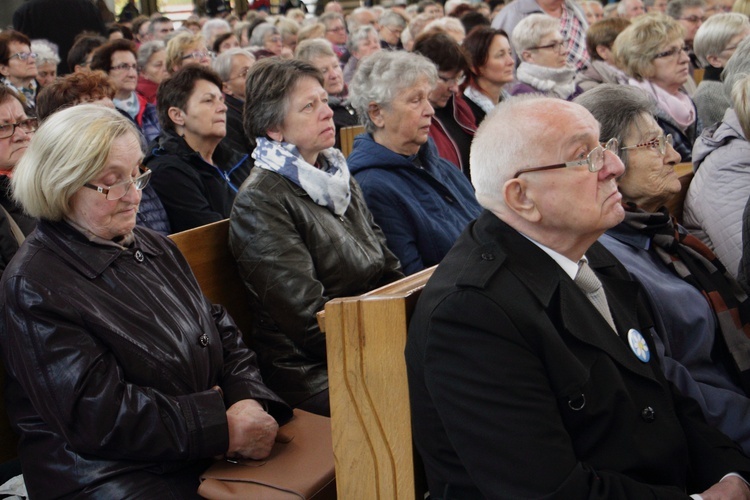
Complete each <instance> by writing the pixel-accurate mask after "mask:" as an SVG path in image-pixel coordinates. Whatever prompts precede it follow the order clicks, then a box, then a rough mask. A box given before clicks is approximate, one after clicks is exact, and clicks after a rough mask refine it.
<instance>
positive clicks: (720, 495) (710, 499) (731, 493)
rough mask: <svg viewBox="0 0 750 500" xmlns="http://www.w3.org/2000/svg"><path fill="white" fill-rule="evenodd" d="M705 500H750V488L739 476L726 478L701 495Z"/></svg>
mask: <svg viewBox="0 0 750 500" xmlns="http://www.w3.org/2000/svg"><path fill="white" fill-rule="evenodd" d="M701 496H702V497H703V500H735V499H736V500H750V488H748V486H747V484H746V483H745V481H743V480H742V479H740V478H739V477H737V476H729V477H725V478H724V479H722V480H721V481H719V482H718V483H716V484H715V485H713V486H711V487H710V488H709V489H707V490H706V491H704V492H703V493H701Z"/></svg>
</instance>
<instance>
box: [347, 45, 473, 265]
mask: <svg viewBox="0 0 750 500" xmlns="http://www.w3.org/2000/svg"><path fill="white" fill-rule="evenodd" d="M437 79H438V72H437V69H436V68H435V64H434V63H433V62H432V61H430V60H429V59H427V58H426V57H424V56H421V55H416V54H412V53H407V52H404V51H389V50H381V51H380V52H377V53H375V54H373V55H371V56H370V57H367V58H366V59H364V60H363V61H362V62H361V63H360V67H359V70H357V74H356V75H355V76H354V80H352V86H351V95H352V105H353V106H354V109H356V110H357V112H358V113H359V115H360V117H361V118H362V120H363V122H364V124H365V131H366V133H365V134H362V135H359V136H357V137H356V138H355V140H354V149H353V151H352V154H351V155H349V159H348V160H349V168H350V169H351V171H352V173H353V174H354V177H355V178H356V179H357V182H359V184H360V186H362V191H363V192H364V195H365V199H366V200H367V206H368V207H369V208H370V210H371V211H372V213H373V215H374V216H375V222H377V223H378V225H379V226H380V227H381V228H383V232H384V233H385V236H386V238H387V239H388V247H389V248H390V249H391V250H392V251H393V253H395V254H396V256H397V257H398V258H399V260H400V261H401V265H402V266H403V267H404V272H405V273H406V274H412V273H415V272H417V271H420V270H422V269H424V268H427V267H430V266H433V265H435V264H438V263H439V262H440V261H441V260H442V259H443V257H444V256H445V254H447V253H448V250H450V248H451V247H452V246H453V243H454V242H455V241H456V238H457V237H458V235H459V234H460V233H461V231H463V230H464V228H465V227H466V225H467V224H468V223H469V222H470V221H471V220H473V219H474V218H475V217H476V216H477V215H479V211H480V209H479V204H478V203H477V201H476V198H475V197H474V189H473V188H472V186H471V183H470V182H469V180H468V179H467V178H466V176H465V175H464V174H463V173H462V172H461V170H459V169H458V167H456V166H455V165H453V164H452V163H450V162H449V161H447V160H444V159H443V158H440V155H439V153H438V149H437V147H436V146H435V143H434V141H433V140H432V139H430V137H429V135H430V127H431V124H432V118H433V116H434V114H435V110H434V109H433V107H432V105H431V104H430V93H431V92H432V90H433V88H435V84H436V83H437Z"/></svg>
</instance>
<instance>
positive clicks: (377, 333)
mask: <svg viewBox="0 0 750 500" xmlns="http://www.w3.org/2000/svg"><path fill="white" fill-rule="evenodd" d="M433 271H434V268H430V269H426V270H424V271H422V272H420V273H417V274H414V275H412V276H409V277H407V278H404V279H402V280H400V281H397V282H395V283H391V284H390V285H386V286H385V287H382V288H379V289H377V290H374V291H372V292H369V293H367V294H364V295H361V296H359V297H349V298H340V299H334V300H331V301H330V302H328V303H327V304H326V306H325V315H324V316H325V317H324V318H319V319H320V320H321V321H320V322H321V324H322V325H323V328H324V329H325V332H326V344H327V353H328V382H329V395H330V401H331V426H332V431H333V451H334V457H335V461H336V485H337V491H338V497H339V498H357V499H380V498H388V499H393V500H400V499H409V500H413V499H415V498H417V497H418V498H422V494H423V493H424V481H423V479H422V478H423V472H422V471H421V470H422V468H421V465H415V462H414V450H413V446H412V437H411V411H410V406H409V390H408V385H407V380H406V363H405V360H404V347H405V345H406V333H407V327H408V326H409V319H410V318H411V313H412V311H413V310H414V306H415V305H416V303H417V299H418V298H419V295H420V292H421V291H422V288H423V287H424V285H425V284H426V283H427V280H428V279H429V277H430V276H431V275H432V272H433Z"/></svg>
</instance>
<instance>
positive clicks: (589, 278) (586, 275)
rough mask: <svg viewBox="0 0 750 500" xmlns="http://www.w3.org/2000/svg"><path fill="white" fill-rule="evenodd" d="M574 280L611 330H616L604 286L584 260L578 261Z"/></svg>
mask: <svg viewBox="0 0 750 500" xmlns="http://www.w3.org/2000/svg"><path fill="white" fill-rule="evenodd" d="M574 281H575V283H576V285H578V288H580V289H581V290H582V291H583V293H585V294H586V297H588V299H589V300H590V301H591V303H592V304H594V307H596V310H597V311H599V313H600V314H601V315H602V316H603V317H604V319H606V320H607V323H609V326H611V327H612V330H614V331H615V332H617V328H615V321H614V320H613V319H612V313H611V312H610V310H609V304H607V296H606V295H605V294H604V288H602V282H601V281H599V278H597V277H596V274H594V271H592V270H591V268H590V267H589V264H588V262H586V261H585V260H580V261H578V273H577V274H576V279H575V280H574Z"/></svg>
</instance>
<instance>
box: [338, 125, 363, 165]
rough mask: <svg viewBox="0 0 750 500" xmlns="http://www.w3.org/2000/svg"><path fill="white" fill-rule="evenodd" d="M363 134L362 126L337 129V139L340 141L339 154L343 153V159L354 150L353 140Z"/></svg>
mask: <svg viewBox="0 0 750 500" xmlns="http://www.w3.org/2000/svg"><path fill="white" fill-rule="evenodd" d="M364 132H365V127H364V126H363V125H352V126H351V127H342V128H341V129H339V137H340V139H341V152H342V153H344V158H346V157H348V156H349V153H351V152H352V149H353V148H354V138H355V137H357V136H358V135H359V134H363V133H364Z"/></svg>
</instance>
